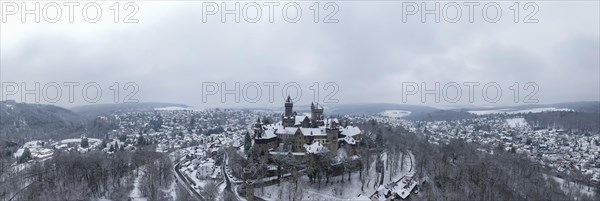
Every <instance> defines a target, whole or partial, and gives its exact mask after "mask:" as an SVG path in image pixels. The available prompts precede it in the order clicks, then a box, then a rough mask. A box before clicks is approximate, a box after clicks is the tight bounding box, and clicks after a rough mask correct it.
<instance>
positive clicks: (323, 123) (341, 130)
mask: <svg viewBox="0 0 600 201" xmlns="http://www.w3.org/2000/svg"><path fill="white" fill-rule="evenodd" d="M284 107H285V111H284V112H283V113H282V114H281V121H280V122H278V123H274V124H268V125H263V124H262V123H261V121H260V119H258V120H257V122H256V124H254V144H255V146H256V147H257V149H258V150H259V152H260V153H261V154H266V153H269V152H271V151H273V150H275V149H279V150H282V151H285V152H294V153H323V152H329V151H332V152H335V151H337V150H338V147H339V146H340V145H341V144H342V145H345V144H350V145H356V143H357V142H358V141H360V137H361V134H362V131H361V130H360V129H358V128H357V127H354V126H346V127H343V126H341V125H340V123H339V121H338V120H337V119H325V118H324V116H323V107H322V106H320V105H319V104H318V103H317V104H314V103H312V104H311V106H310V116H307V115H298V114H297V113H296V112H294V111H293V108H294V103H292V100H291V99H290V97H289V96H288V97H287V100H286V101H285V104H284Z"/></svg>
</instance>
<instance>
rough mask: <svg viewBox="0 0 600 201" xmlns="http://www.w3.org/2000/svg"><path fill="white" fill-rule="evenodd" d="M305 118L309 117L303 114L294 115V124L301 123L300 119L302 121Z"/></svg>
mask: <svg viewBox="0 0 600 201" xmlns="http://www.w3.org/2000/svg"><path fill="white" fill-rule="evenodd" d="M305 118H308V119H309V120H310V117H308V116H304V115H300V116H296V122H295V123H294V125H300V124H302V121H304V119H305Z"/></svg>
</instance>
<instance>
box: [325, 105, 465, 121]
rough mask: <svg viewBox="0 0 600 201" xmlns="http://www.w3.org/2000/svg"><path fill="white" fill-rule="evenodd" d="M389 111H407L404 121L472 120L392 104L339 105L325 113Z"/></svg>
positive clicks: (446, 112)
mask: <svg viewBox="0 0 600 201" xmlns="http://www.w3.org/2000/svg"><path fill="white" fill-rule="evenodd" d="M389 110H402V111H408V112H410V114H409V115H408V116H406V117H403V118H405V119H410V120H416V121H441V120H455V119H465V118H472V117H474V115H471V114H469V113H467V112H463V111H454V110H442V109H437V108H433V107H429V106H421V105H408V104H394V103H358V104H340V105H331V106H326V108H325V112H326V113H327V114H330V115H336V114H339V115H344V114H380V113H382V112H385V111H389Z"/></svg>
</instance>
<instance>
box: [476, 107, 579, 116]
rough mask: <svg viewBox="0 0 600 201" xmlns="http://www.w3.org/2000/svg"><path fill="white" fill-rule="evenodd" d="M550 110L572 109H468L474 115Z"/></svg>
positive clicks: (564, 109) (563, 109) (562, 109)
mask: <svg viewBox="0 0 600 201" xmlns="http://www.w3.org/2000/svg"><path fill="white" fill-rule="evenodd" d="M550 111H572V110H571V109H566V108H555V107H541V108H531V109H526V110H513V109H495V110H471V111H468V112H469V113H471V114H475V115H486V114H502V113H506V114H519V113H530V112H531V113H539V112H550Z"/></svg>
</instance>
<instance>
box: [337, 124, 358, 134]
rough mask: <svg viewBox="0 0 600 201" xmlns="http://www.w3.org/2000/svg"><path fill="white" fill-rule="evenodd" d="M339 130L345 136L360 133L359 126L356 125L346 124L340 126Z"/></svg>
mask: <svg viewBox="0 0 600 201" xmlns="http://www.w3.org/2000/svg"><path fill="white" fill-rule="evenodd" d="M340 131H341V132H342V135H345V136H355V135H358V134H360V133H361V130H360V128H358V127H356V126H346V127H345V128H340Z"/></svg>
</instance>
